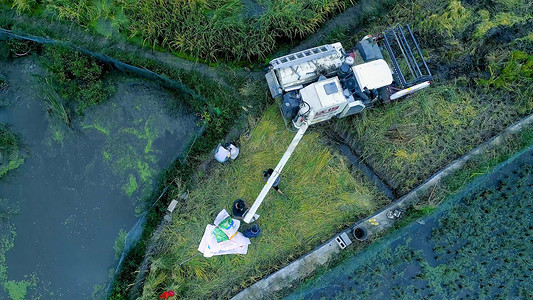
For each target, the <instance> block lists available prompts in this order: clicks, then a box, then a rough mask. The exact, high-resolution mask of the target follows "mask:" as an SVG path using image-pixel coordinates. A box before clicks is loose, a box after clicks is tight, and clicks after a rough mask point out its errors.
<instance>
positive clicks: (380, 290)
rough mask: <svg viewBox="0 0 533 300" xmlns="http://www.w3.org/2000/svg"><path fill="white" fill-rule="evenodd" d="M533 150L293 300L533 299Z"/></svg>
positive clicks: (348, 261) (351, 259) (318, 280)
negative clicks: (329, 299)
mask: <svg viewBox="0 0 533 300" xmlns="http://www.w3.org/2000/svg"><path fill="white" fill-rule="evenodd" d="M532 200H533V147H530V148H529V149H528V150H525V151H524V152H522V153H521V154H520V155H518V156H517V157H515V158H513V159H512V160H510V161H508V162H507V163H504V164H502V165H500V166H499V167H498V168H496V169H495V170H493V172H491V174H489V175H485V176H483V177H482V178H479V179H478V180H476V181H475V182H474V183H473V184H472V185H470V186H469V187H467V188H466V189H465V190H464V191H463V192H462V193H460V194H458V195H456V196H455V197H453V198H452V199H450V200H448V201H447V202H446V203H444V204H443V205H441V206H440V207H439V209H438V211H436V212H435V213H434V214H432V215H431V216H429V217H426V218H424V219H422V220H418V221H417V222H415V223H414V224H412V225H410V226H408V227H406V228H404V229H402V230H400V231H398V232H396V233H394V234H391V235H389V236H388V237H385V238H383V240H381V241H379V242H377V243H374V244H372V245H370V246H369V247H368V248H366V249H363V250H361V251H360V252H356V253H352V254H350V255H349V257H347V258H346V259H345V260H343V261H342V262H340V263H339V264H338V265H337V266H335V267H333V268H332V269H330V270H325V271H324V273H323V274H321V275H317V276H315V277H314V278H311V279H310V280H308V281H307V282H306V283H304V284H302V285H301V286H300V287H299V288H298V289H297V290H296V291H295V292H293V293H292V294H291V295H289V296H288V297H287V299H322V298H335V299H361V298H364V299H391V298H392V299H394V298H402V299H428V298H435V299H468V298H473V299H483V298H486V299H494V298H498V299H531V298H533V291H532V290H531V286H533V268H532V266H533V257H532V253H533V243H532V238H531V234H532V233H533V217H532V216H533V201H532Z"/></svg>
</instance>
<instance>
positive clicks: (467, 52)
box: [333, 0, 533, 195]
mask: <svg viewBox="0 0 533 300" xmlns="http://www.w3.org/2000/svg"><path fill="white" fill-rule="evenodd" d="M530 8H531V6H530V4H528V1H514V2H512V3H511V2H506V1H497V3H496V4H495V5H489V3H488V2H486V1H481V2H479V3H477V4H471V5H469V4H465V3H461V2H459V1H455V0H451V1H448V2H443V3H440V2H439V3H435V2H433V1H429V0H417V1H414V2H411V3H409V4H404V3H401V4H398V5H396V7H395V8H394V9H392V10H391V12H390V13H389V14H388V15H387V16H383V18H381V19H376V20H374V21H371V22H369V23H368V24H365V28H367V29H365V32H380V31H382V30H384V29H386V28H387V27H389V26H391V25H392V24H394V23H409V24H410V25H411V26H412V27H413V30H414V31H415V34H416V35H417V37H418V40H419V42H420V44H421V47H422V49H424V51H425V52H426V59H427V60H428V63H429V67H430V69H431V71H432V72H433V75H434V77H435V78H434V80H433V82H432V85H431V86H430V87H429V88H428V89H426V90H424V91H422V92H419V93H417V94H415V95H414V96H412V97H409V98H406V99H403V100H401V101H400V102H398V103H393V104H392V105H386V106H383V107H378V108H376V109H373V110H371V111H365V112H364V113H363V114H362V115H360V116H355V117H350V118H345V119H342V120H339V121H338V122H336V123H335V124H334V125H333V127H334V128H335V130H336V131H337V132H338V133H343V134H347V135H349V136H351V138H352V141H351V144H352V146H353V147H354V148H357V149H358V150H359V151H358V152H359V154H360V155H361V156H362V157H363V158H364V159H365V161H366V162H367V163H369V164H370V165H371V166H372V168H373V169H374V170H376V171H377V173H378V174H379V175H380V176H381V177H382V178H383V179H384V180H385V181H386V182H387V183H388V184H389V185H390V186H391V187H392V188H393V189H394V190H395V193H396V194H397V195H403V194H405V193H407V192H408V191H410V190H411V189H412V188H413V187H415V186H416V185H418V184H420V183H421V182H423V181H424V180H425V179H427V178H428V177H429V176H431V175H432V174H434V173H435V172H437V171H438V170H439V169H441V168H442V167H444V166H445V165H447V164H448V163H449V162H451V161H453V160H454V159H456V158H458V157H459V156H461V155H463V154H465V153H467V152H468V151H469V150H471V149H473V148H474V147H476V146H477V145H479V144H480V143H482V142H484V141H486V140H487V139H489V138H490V137H491V136H493V135H495V134H496V133H498V132H500V131H501V130H503V129H504V128H505V127H506V126H508V125H510V124H511V123H513V122H516V121H518V120H519V119H520V118H521V117H523V116H525V115H528V114H531V113H533V100H532V99H533V73H532V72H533V56H532V55H530V54H528V52H529V53H530V51H531V49H532V46H533V43H531V38H530V37H529V36H530V35H531V33H532V32H533V17H531V15H530V14H528V13H527V12H528V11H530ZM487 20H490V22H488V21H487ZM341 37H342V35H341ZM361 37H362V34H358V35H356V36H351V35H350V36H346V40H344V41H343V45H352V44H354V43H355V42H356V41H357V40H359V39H360V38H361Z"/></svg>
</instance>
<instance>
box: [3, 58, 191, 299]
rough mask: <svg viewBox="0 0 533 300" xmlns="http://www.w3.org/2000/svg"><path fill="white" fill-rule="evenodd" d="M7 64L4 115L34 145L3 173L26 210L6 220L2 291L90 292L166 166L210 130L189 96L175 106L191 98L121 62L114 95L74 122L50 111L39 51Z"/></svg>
mask: <svg viewBox="0 0 533 300" xmlns="http://www.w3.org/2000/svg"><path fill="white" fill-rule="evenodd" d="M0 73H1V75H2V76H3V77H4V78H5V79H6V81H7V82H8V84H9V87H8V88H7V89H5V90H3V91H0V97H1V98H3V99H1V100H3V101H7V103H8V105H6V106H5V107H2V108H0V123H7V124H10V125H11V128H12V130H13V131H14V132H15V133H16V134H18V135H19V136H20V137H21V139H22V142H23V148H24V152H25V153H26V159H25V162H24V164H23V165H22V166H21V167H19V168H18V169H16V170H14V171H11V172H9V173H8V174H7V175H5V176H4V177H2V178H1V179H0V199H7V202H5V201H4V202H2V203H4V204H5V203H7V205H8V206H9V210H10V211H17V213H16V214H14V215H13V216H11V217H9V218H7V220H6V219H4V218H3V219H2V226H1V229H0V235H1V236H0V237H1V239H2V245H3V246H2V247H0V250H1V252H2V253H0V257H1V258H2V260H0V261H1V262H2V264H3V265H1V266H0V268H1V269H3V270H7V272H3V274H2V276H0V277H1V278H0V279H1V280H2V282H1V283H0V284H2V285H3V287H4V288H3V289H0V290H1V291H0V298H2V299H6V298H8V296H9V297H11V298H17V297H20V296H22V298H28V299H31V298H37V297H39V296H40V297H43V298H70V299H73V298H84V299H85V298H90V297H91V296H92V293H93V290H94V289H97V290H98V289H99V288H98V287H103V288H105V283H106V281H107V280H108V278H109V276H110V274H109V273H110V270H111V269H113V268H114V267H115V264H116V258H115V257H114V253H113V245H114V243H115V240H116V239H117V237H118V235H119V231H120V230H121V229H123V230H126V231H127V230H129V228H131V227H132V226H133V224H135V222H136V220H137V217H136V214H139V213H140V210H142V207H143V200H144V199H145V198H146V197H148V196H149V195H151V193H152V191H153V189H154V187H155V184H156V183H157V181H158V178H159V174H161V171H162V170H163V169H164V168H166V167H168V166H169V165H170V164H171V163H172V162H173V161H174V159H176V157H178V155H180V154H182V152H184V151H186V149H187V147H188V145H189V144H190V143H191V141H192V140H193V139H194V137H195V136H196V134H198V133H199V132H200V131H201V128H200V127H199V120H198V118H197V116H196V113H195V112H194V111H193V110H192V109H190V108H189V107H187V106H185V105H183V104H179V105H174V106H173V107H168V105H167V104H168V103H169V102H173V103H183V102H181V101H180V100H179V99H177V98H179V97H177V94H176V92H171V91H169V90H167V89H165V88H163V87H161V86H160V85H158V84H157V83H155V82H152V81H148V80H143V79H140V78H138V77H135V76H133V75H125V74H123V73H120V72H118V71H114V72H113V75H112V76H113V78H112V84H113V85H114V86H115V87H114V90H115V91H114V93H113V94H112V96H110V98H109V99H107V100H106V101H105V102H104V103H101V104H98V105H97V106H94V107H92V108H91V109H88V110H86V111H85V112H84V115H83V116H78V117H75V118H73V121H72V128H68V127H67V126H66V125H65V124H63V123H61V122H60V121H59V120H58V119H57V118H54V117H53V116H51V115H50V114H48V113H47V110H46V107H45V101H44V99H43V96H42V95H43V91H42V86H41V85H39V84H38V79H39V77H42V76H46V71H45V70H44V69H43V68H42V67H41V66H40V64H39V62H38V58H37V57H33V56H30V57H29V58H17V59H11V60H7V61H3V62H0ZM2 209H3V210H5V209H6V208H4V207H2ZM103 288H100V289H103ZM8 294H9V295H8Z"/></svg>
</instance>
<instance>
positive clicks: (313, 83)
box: [244, 25, 431, 223]
mask: <svg viewBox="0 0 533 300" xmlns="http://www.w3.org/2000/svg"><path fill="white" fill-rule="evenodd" d="M391 65H392V68H391V67H390V66H391ZM265 77H266V80H267V83H268V87H269V89H270V93H271V94H272V97H273V98H277V97H281V99H282V101H281V114H282V115H283V118H284V120H285V122H286V124H287V125H288V126H290V127H291V130H295V131H296V130H297V133H296V135H295V136H294V138H293V140H292V142H291V144H290V145H289V147H288V149H287V151H286V152H285V154H284V155H283V157H282V158H281V160H280V162H279V163H278V165H277V166H276V168H275V169H274V173H273V174H272V175H271V176H270V178H269V180H268V181H267V183H266V184H265V186H264V187H263V189H262V190H261V193H260V194H259V196H258V197H257V199H256V200H255V202H254V203H253V205H252V207H251V208H250V210H249V211H248V212H247V213H246V215H245V216H244V221H245V222H246V223H250V222H251V221H253V219H254V218H253V217H254V215H255V213H256V211H257V209H258V208H259V206H260V205H261V203H262V202H263V200H264V198H265V196H266V195H267V193H268V192H269V191H270V188H271V187H272V185H273V183H274V182H275V181H276V179H277V177H278V176H279V174H280V173H281V171H282V170H283V167H284V166H285V164H286V163H287V161H288V160H289V158H290V156H291V154H292V152H293V151H294V149H295V148H296V146H297V145H298V143H299V142H300V140H301V139H302V137H303V135H304V134H305V132H306V131H307V128H308V127H309V125H312V124H316V123H320V122H324V121H327V120H329V119H331V118H333V117H336V118H344V117H347V116H350V115H353V114H357V113H360V112H361V111H363V110H364V109H366V108H371V107H372V106H374V105H375V104H377V103H379V102H385V103H386V102H389V101H392V100H396V99H398V98H401V97H404V96H407V95H409V94H411V93H414V92H416V91H418V90H421V89H423V88H425V87H428V86H429V82H430V80H431V72H430V71H429V68H428V66H427V64H426V61H425V60H424V57H423V55H422V51H421V50H420V47H419V46H418V42H417V41H416V39H415V36H414V35H413V32H412V31H411V28H410V27H409V25H406V26H401V25H398V26H396V27H394V28H391V29H388V30H386V31H385V32H383V33H381V34H378V35H375V36H371V35H368V36H366V37H364V38H363V39H362V40H361V41H360V42H358V43H357V45H356V46H355V47H354V49H352V50H351V51H348V52H346V51H345V50H344V49H343V47H342V45H341V44H340V43H334V44H329V45H323V46H320V47H316V48H311V49H307V50H304V51H300V52H296V53H292V54H289V55H286V56H283V57H280V58H276V59H274V60H272V61H271V62H270V64H269V72H268V73H267V74H266V75H265ZM288 123H290V124H288Z"/></svg>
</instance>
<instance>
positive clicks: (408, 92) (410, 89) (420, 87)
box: [390, 81, 429, 100]
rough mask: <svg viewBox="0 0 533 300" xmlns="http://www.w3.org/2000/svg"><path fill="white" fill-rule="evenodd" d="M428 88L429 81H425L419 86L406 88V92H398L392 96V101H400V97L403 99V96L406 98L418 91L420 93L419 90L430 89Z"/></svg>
mask: <svg viewBox="0 0 533 300" xmlns="http://www.w3.org/2000/svg"><path fill="white" fill-rule="evenodd" d="M428 86H429V81H425V82H422V83H419V84H417V85H414V86H412V87H410V88H406V89H404V90H401V91H398V92H396V93H394V94H392V95H391V96H390V99H391V100H396V99H398V98H400V97H403V96H405V95H409V94H412V93H414V92H416V91H419V90H421V89H423V88H426V87H428Z"/></svg>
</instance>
